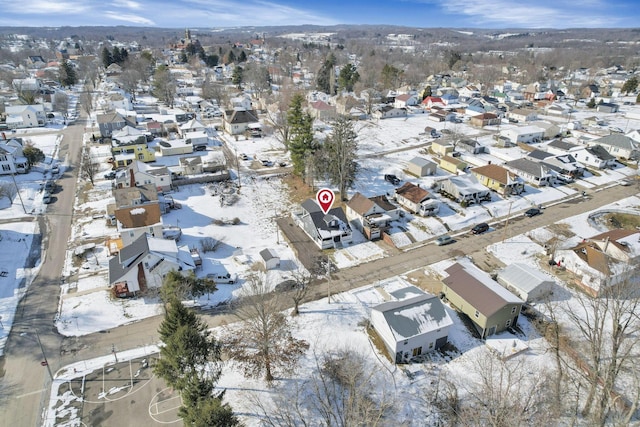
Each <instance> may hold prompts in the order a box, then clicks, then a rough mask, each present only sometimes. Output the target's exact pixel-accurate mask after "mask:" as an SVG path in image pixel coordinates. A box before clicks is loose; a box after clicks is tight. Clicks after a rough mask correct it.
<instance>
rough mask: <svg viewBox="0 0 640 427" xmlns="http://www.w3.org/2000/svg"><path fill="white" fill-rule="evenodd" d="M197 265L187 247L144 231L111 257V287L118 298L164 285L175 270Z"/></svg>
mask: <svg viewBox="0 0 640 427" xmlns="http://www.w3.org/2000/svg"><path fill="white" fill-rule="evenodd" d="M195 268H196V266H195V263H194V260H193V258H192V257H191V253H190V252H189V250H188V249H187V248H178V246H177V245H176V242H175V241H174V240H168V239H161V238H157V237H153V236H151V235H149V234H146V233H145V234H142V235H140V236H139V237H138V238H137V239H135V240H134V241H132V242H129V244H126V245H124V246H123V247H122V248H121V249H120V251H119V252H118V254H117V255H116V256H114V257H113V258H111V259H110V260H109V287H111V288H112V290H113V293H114V294H115V295H116V296H118V297H129V296H134V295H136V294H138V293H139V292H144V291H146V290H147V289H150V288H159V287H160V286H162V282H163V280H164V277H165V276H166V275H167V274H168V273H169V272H170V271H172V270H175V271H179V272H181V273H182V274H185V273H187V272H189V271H192V270H195Z"/></svg>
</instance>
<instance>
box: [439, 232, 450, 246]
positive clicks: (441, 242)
mask: <svg viewBox="0 0 640 427" xmlns="http://www.w3.org/2000/svg"><path fill="white" fill-rule="evenodd" d="M454 242H455V240H454V239H453V237H451V236H449V235H446V234H445V235H444V236H440V237H438V238H437V239H436V245H437V246H444V245H448V244H450V243H454Z"/></svg>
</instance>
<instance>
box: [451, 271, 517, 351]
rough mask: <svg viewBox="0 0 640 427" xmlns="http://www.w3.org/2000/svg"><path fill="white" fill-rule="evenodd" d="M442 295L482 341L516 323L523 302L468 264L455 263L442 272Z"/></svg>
mask: <svg viewBox="0 0 640 427" xmlns="http://www.w3.org/2000/svg"><path fill="white" fill-rule="evenodd" d="M445 273H447V275H448V276H447V277H445V278H444V279H443V280H442V292H443V294H444V296H445V297H446V298H447V300H448V301H449V303H450V304H451V305H453V306H454V307H456V308H457V309H458V310H460V311H461V312H462V313H464V314H466V315H467V317H469V319H470V320H471V322H472V323H473V325H474V326H475V328H476V330H477V331H478V334H480V337H481V338H486V337H488V336H490V335H493V334H496V333H498V332H502V331H505V330H507V329H509V328H510V327H512V326H514V325H515V324H516V323H518V316H519V315H520V310H521V308H522V304H523V303H524V301H522V300H521V299H520V298H518V297H517V296H516V295H514V294H512V293H511V292H509V291H508V290H507V289H505V288H503V287H502V286H500V285H499V284H498V283H497V282H495V281H494V280H493V279H492V278H491V277H489V275H488V274H487V273H485V272H484V271H482V270H480V269H479V268H478V267H476V266H475V265H473V264H472V263H471V262H464V263H460V262H457V263H455V264H453V265H452V266H451V267H449V268H447V269H446V270H445Z"/></svg>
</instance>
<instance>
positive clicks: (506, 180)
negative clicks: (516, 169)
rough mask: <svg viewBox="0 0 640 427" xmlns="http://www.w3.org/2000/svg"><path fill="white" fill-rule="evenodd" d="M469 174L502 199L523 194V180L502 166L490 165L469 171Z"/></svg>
mask: <svg viewBox="0 0 640 427" xmlns="http://www.w3.org/2000/svg"><path fill="white" fill-rule="evenodd" d="M471 174H472V175H473V176H475V177H476V178H477V179H478V181H479V182H480V183H481V184H482V185H484V186H485V187H487V188H489V189H491V190H493V191H495V192H497V193H498V194H500V195H501V196H503V197H506V196H511V195H517V194H521V193H523V192H524V180H523V179H522V178H520V177H519V176H518V175H517V174H515V173H513V172H511V171H509V170H508V169H506V168H504V167H502V166H499V165H496V164H491V163H490V164H488V165H485V166H479V167H477V168H473V169H471Z"/></svg>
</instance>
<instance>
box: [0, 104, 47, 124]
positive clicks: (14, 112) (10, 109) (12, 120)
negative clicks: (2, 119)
mask: <svg viewBox="0 0 640 427" xmlns="http://www.w3.org/2000/svg"><path fill="white" fill-rule="evenodd" d="M5 113H6V115H7V121H6V123H7V127H8V128H9V129H19V128H32V127H39V126H44V125H45V123H46V121H47V117H46V115H45V112H44V106H43V105H42V104H33V105H10V106H7V107H5Z"/></svg>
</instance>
